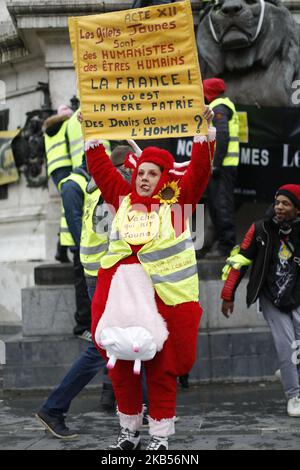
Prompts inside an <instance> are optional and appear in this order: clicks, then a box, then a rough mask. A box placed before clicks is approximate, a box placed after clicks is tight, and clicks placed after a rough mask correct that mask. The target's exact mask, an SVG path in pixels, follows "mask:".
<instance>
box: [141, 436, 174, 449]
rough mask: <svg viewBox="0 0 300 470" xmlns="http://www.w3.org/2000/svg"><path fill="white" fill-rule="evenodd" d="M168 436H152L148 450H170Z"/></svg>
mask: <svg viewBox="0 0 300 470" xmlns="http://www.w3.org/2000/svg"><path fill="white" fill-rule="evenodd" d="M168 448H169V446H168V438H167V437H160V436H151V439H150V442H149V444H148V445H147V447H146V450H168Z"/></svg>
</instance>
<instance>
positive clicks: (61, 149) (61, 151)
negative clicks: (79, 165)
mask: <svg viewBox="0 0 300 470" xmlns="http://www.w3.org/2000/svg"><path fill="white" fill-rule="evenodd" d="M67 125H68V119H67V120H66V121H64V122H63V124H62V126H61V128H60V130H59V131H58V133H57V134H55V135H54V136H52V137H50V136H49V135H47V134H45V135H44V142H45V150H46V156H47V172H48V176H50V175H51V173H53V171H54V170H56V169H57V168H62V167H65V166H72V162H71V159H70V156H69V152H68V148H67V141H66V129H67Z"/></svg>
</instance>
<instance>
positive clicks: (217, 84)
mask: <svg viewBox="0 0 300 470" xmlns="http://www.w3.org/2000/svg"><path fill="white" fill-rule="evenodd" d="M225 89H226V87H225V82H224V80H222V78H207V79H206V80H203V92H204V97H205V99H206V101H207V103H208V104H209V103H211V102H212V101H213V100H215V99H216V98H218V96H220V94H221V93H224V91H225Z"/></svg>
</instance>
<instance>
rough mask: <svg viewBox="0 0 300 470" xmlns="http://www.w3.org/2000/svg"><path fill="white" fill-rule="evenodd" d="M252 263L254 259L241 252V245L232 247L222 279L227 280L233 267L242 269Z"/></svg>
mask: <svg viewBox="0 0 300 470" xmlns="http://www.w3.org/2000/svg"><path fill="white" fill-rule="evenodd" d="M251 264H252V260H251V259H249V258H246V256H244V255H241V254H240V245H236V246H235V247H233V248H232V250H231V252H230V256H229V257H228V258H227V259H226V264H225V266H224V268H223V269H222V281H226V280H227V278H228V276H229V273H230V271H231V269H232V268H233V269H235V270H238V271H240V270H241V269H242V268H244V267H248V266H250V265H251Z"/></svg>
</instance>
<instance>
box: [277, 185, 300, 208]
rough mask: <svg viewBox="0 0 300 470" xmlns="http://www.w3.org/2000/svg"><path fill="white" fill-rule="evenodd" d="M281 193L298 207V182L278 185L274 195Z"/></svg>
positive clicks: (299, 191)
mask: <svg viewBox="0 0 300 470" xmlns="http://www.w3.org/2000/svg"><path fill="white" fill-rule="evenodd" d="M280 194H282V196H286V197H288V198H289V199H290V200H291V201H292V203H293V204H294V205H295V206H296V207H298V208H299V209H300V185H299V184H285V185H284V186H280V188H279V189H278V191H277V193H276V195H275V197H277V196H279V195H280Z"/></svg>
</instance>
